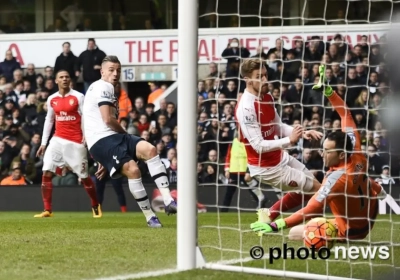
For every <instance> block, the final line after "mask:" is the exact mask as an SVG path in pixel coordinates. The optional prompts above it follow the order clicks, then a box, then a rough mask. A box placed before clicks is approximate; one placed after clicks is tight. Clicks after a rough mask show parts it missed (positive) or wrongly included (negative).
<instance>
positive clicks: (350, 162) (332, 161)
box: [251, 65, 386, 240]
mask: <svg viewBox="0 0 400 280" xmlns="http://www.w3.org/2000/svg"><path fill="white" fill-rule="evenodd" d="M319 74H320V81H319V83H318V84H317V85H314V87H313V89H314V90H317V91H321V92H322V93H323V94H324V95H325V96H326V97H327V98H328V99H329V101H330V102H331V104H332V106H333V107H334V109H335V110H336V111H337V112H338V114H339V115H340V118H341V120H342V131H335V132H333V133H331V134H329V135H328V137H327V138H326V139H325V141H324V144H323V160H324V164H325V166H326V167H328V168H329V171H328V172H327V175H326V177H325V178H324V180H323V182H322V186H321V188H320V190H319V191H318V192H317V193H315V194H314V196H313V197H312V198H311V199H310V200H309V202H308V204H307V205H306V206H305V207H304V208H303V209H300V210H299V211H297V212H296V213H294V214H292V215H291V216H289V217H287V218H285V219H278V220H276V221H274V222H272V223H263V222H255V223H253V224H251V229H252V230H253V231H255V232H261V233H268V232H276V231H278V230H281V229H286V228H292V229H291V230H290V232H289V239H290V240H302V239H303V233H304V225H300V224H302V223H303V221H305V220H309V219H311V218H314V217H317V216H319V215H321V214H322V213H323V210H324V208H325V204H328V205H329V207H330V209H331V210H332V213H333V215H334V217H335V219H333V220H331V222H332V223H333V224H334V225H335V226H336V228H337V231H338V232H337V236H338V237H339V239H341V240H349V239H353V240H354V239H363V238H365V237H366V236H367V235H368V234H369V232H370V231H371V229H372V227H373V225H374V220H375V219H376V217H377V215H378V205H379V203H378V198H384V197H386V193H385V191H384V190H383V188H382V187H381V186H380V185H378V184H377V183H376V182H374V181H373V180H370V179H369V178H368V176H367V174H366V172H367V170H368V169H367V159H366V157H365V155H364V154H363V152H362V151H361V139H360V135H359V133H358V131H357V130H356V124H355V123H354V120H353V118H352V116H351V114H350V111H349V109H348V108H347V106H346V104H345V102H344V101H343V100H342V99H341V98H340V96H339V95H337V94H336V92H334V91H333V90H332V87H330V86H329V85H325V66H324V65H321V66H320V67H319ZM298 225H299V226H298Z"/></svg>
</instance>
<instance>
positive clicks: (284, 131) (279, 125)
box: [274, 109, 293, 137]
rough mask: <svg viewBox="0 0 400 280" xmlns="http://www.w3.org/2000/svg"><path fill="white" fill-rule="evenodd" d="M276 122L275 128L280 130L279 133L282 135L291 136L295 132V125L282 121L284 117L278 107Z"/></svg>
mask: <svg viewBox="0 0 400 280" xmlns="http://www.w3.org/2000/svg"><path fill="white" fill-rule="evenodd" d="M274 124H275V128H276V129H277V130H278V135H280V136H281V137H289V136H290V135H291V134H292V132H293V127H292V126H290V125H287V124H285V123H283V122H282V119H281V117H280V116H279V114H278V112H277V111H276V109H275V118H274Z"/></svg>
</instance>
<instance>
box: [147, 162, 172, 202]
mask: <svg viewBox="0 0 400 280" xmlns="http://www.w3.org/2000/svg"><path fill="white" fill-rule="evenodd" d="M146 164H147V167H148V168H149V172H150V175H151V177H152V178H153V180H154V182H155V183H156V185H157V187H158V189H159V190H160V192H161V195H162V197H163V200H164V204H165V205H169V204H170V203H171V202H172V201H174V199H173V198H172V196H171V192H170V190H169V180H168V176H167V170H166V169H165V166H164V164H163V163H162V162H161V159H160V157H159V156H158V155H157V156H155V157H153V158H151V159H149V160H148V161H146Z"/></svg>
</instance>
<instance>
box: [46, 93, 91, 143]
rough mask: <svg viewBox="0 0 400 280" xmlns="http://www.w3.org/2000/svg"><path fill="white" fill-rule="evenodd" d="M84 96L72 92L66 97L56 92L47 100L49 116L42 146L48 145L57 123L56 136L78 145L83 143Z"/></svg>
mask: <svg viewBox="0 0 400 280" xmlns="http://www.w3.org/2000/svg"><path fill="white" fill-rule="evenodd" d="M83 100H84V95H83V94H82V93H80V92H78V91H75V90H71V91H70V92H69V93H68V94H66V95H65V96H62V95H61V94H60V93H59V92H56V93H54V94H52V95H51V96H49V98H48V99H47V116H46V121H45V125H44V131H43V137H42V145H46V144H47V142H48V139H49V137H50V133H51V129H52V127H53V124H54V122H55V124H56V129H55V133H54V136H56V137H59V138H62V139H65V140H69V141H72V142H76V143H82V141H83V132H82V106H83Z"/></svg>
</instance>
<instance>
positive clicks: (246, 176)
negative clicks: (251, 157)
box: [244, 173, 251, 182]
mask: <svg viewBox="0 0 400 280" xmlns="http://www.w3.org/2000/svg"><path fill="white" fill-rule="evenodd" d="M244 180H245V182H250V181H251V176H250V174H249V173H246V175H244Z"/></svg>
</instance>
